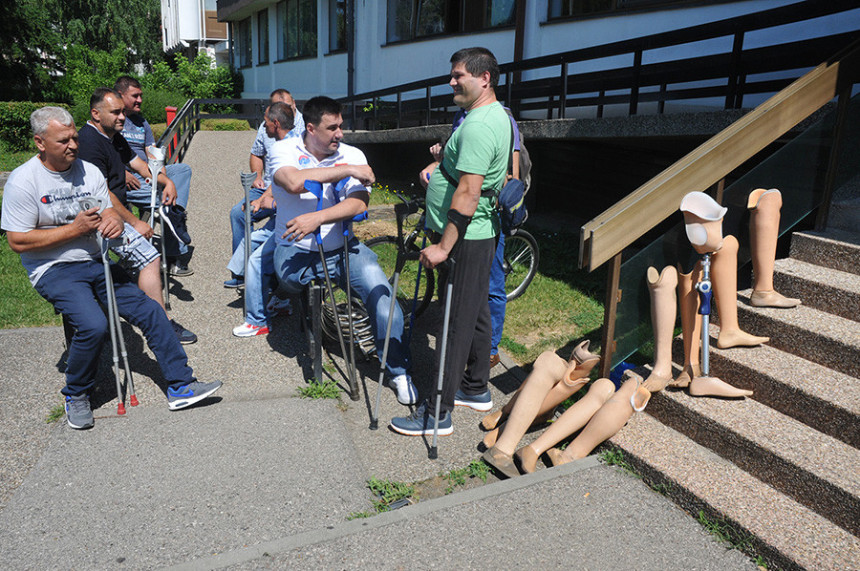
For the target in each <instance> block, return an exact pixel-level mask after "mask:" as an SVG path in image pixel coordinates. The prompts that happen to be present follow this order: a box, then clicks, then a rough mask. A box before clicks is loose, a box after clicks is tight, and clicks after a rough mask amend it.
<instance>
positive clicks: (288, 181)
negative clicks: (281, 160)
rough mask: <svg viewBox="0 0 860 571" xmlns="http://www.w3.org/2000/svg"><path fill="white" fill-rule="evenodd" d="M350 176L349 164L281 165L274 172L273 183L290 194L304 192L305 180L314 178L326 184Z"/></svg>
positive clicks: (350, 168)
mask: <svg viewBox="0 0 860 571" xmlns="http://www.w3.org/2000/svg"><path fill="white" fill-rule="evenodd" d="M349 176H352V167H351V166H350V165H336V166H333V167H317V168H312V169H302V170H299V169H297V168H289V167H283V168H280V169H278V171H277V172H276V173H275V176H274V179H275V183H276V184H277V185H278V186H280V187H282V188H284V189H285V190H286V191H287V192H289V193H291V194H301V193H303V192H305V181H306V180H315V181H317V182H320V183H323V184H327V183H332V182H337V181H339V180H342V179H344V178H347V177H349Z"/></svg>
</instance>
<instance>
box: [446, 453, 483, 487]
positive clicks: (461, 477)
mask: <svg viewBox="0 0 860 571" xmlns="http://www.w3.org/2000/svg"><path fill="white" fill-rule="evenodd" d="M489 473H490V467H489V466H487V464H486V462H484V461H483V460H481V459H478V460H472V461H471V462H470V463H469V465H468V466H466V467H465V468H454V469H453V470H451V471H450V472H448V473H447V474H442V478H443V479H445V480H448V487H447V488H445V494H450V493H451V492H453V491H454V488H457V487H459V486H465V485H466V480H467V479H469V478H480V479H481V481H482V482H486V481H487V475H488V474H489Z"/></svg>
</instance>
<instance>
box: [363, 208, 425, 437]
mask: <svg viewBox="0 0 860 571" xmlns="http://www.w3.org/2000/svg"><path fill="white" fill-rule="evenodd" d="M412 211H413V212H414V209H412ZM409 213H410V206H409V205H408V204H406V203H399V204H395V205H394V215H395V217H396V219H397V258H396V259H395V262H394V283H393V284H392V286H391V302H390V304H389V306H388V323H387V324H386V325H385V343H383V345H382V361H380V364H379V384H378V385H377V387H376V403H375V405H374V407H373V413H372V416H371V417H370V426H369V428H370V430H378V429H379V404H380V401H381V400H382V383H383V381H384V380H385V365H386V364H387V363H388V344H389V342H390V341H391V324H392V322H393V321H394V304H395V303H397V288H398V287H399V284H400V272H402V271H403V266H404V265H405V264H406V262H407V260H417V259H418V256H419V255H420V252H410V253H407V252H406V251H405V250H406V249H405V247H404V245H403V232H402V230H403V218H404V217H405V216H406V215H407V214H409ZM420 280H421V268H420V267H419V269H418V278H417V279H416V285H415V288H416V292H415V297H416V298H417V297H418V291H417V290H418V284H419V283H420ZM412 313H413V314H414V313H415V304H414V302H413V307H412ZM410 326H411V324H410ZM410 335H411V332H410ZM406 343H407V344H408V343H409V341H406Z"/></svg>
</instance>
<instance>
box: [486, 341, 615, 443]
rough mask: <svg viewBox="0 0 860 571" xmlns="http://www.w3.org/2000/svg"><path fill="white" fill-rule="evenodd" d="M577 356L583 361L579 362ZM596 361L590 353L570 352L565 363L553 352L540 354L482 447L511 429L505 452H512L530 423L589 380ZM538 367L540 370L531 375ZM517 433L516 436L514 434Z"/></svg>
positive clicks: (543, 419)
mask: <svg viewBox="0 0 860 571" xmlns="http://www.w3.org/2000/svg"><path fill="white" fill-rule="evenodd" d="M580 358H583V359H585V360H584V361H582V362H579V359H580ZM598 362H600V357H599V356H597V355H594V354H593V353H586V354H581V355H580V356H578V357H577V356H575V355H574V354H571V360H570V361H569V362H567V363H565V362H564V361H562V360H561V358H560V357H559V356H558V355H556V354H555V353H553V352H552V351H545V352H544V353H542V354H541V355H540V356H539V357H538V359H537V361H535V365H534V369H533V370H532V373H531V374H530V375H529V376H528V377H527V378H526V380H525V381H524V382H523V384H522V386H521V387H520V388H519V390H518V391H517V393H516V394H514V396H513V397H511V400H510V401H508V403H507V404H506V405H505V407H503V408H502V412H503V413H504V411H505V409H508V411H509V413H508V414H505V415H504V417H505V418H506V419H507V420H506V421H505V422H504V423H501V424H499V425H498V426H497V427H496V428H494V429H493V430H490V431H489V432H487V434H485V435H484V439H483V442H484V446H485V447H486V448H491V447H493V446H495V445H496V441H497V440H498V439H499V435H500V434H508V433H509V431H513V432H510V436H509V440H508V442H509V445H508V446H507V447H506V448H510V450H508V451H507V454H508V455H510V454H512V453H513V451H514V449H515V447H516V445H517V444H518V443H519V441H520V439H521V438H522V437H523V434H525V433H526V431H527V430H528V429H529V428H530V427H531V426H534V425H536V424H542V423H544V422H546V421H547V419H548V418H549V417H550V415H552V413H553V411H554V410H555V408H556V407H557V406H558V405H560V404H561V403H563V402H564V401H565V400H566V399H568V398H570V397H571V396H572V395H573V394H574V393H575V392H576V391H578V390H579V389H581V388H582V387H583V386H584V385H585V383H587V382H588V374H589V373H590V372H591V369H593V368H594V367H595V366H596V365H597V363H598ZM562 363H563V364H564V366H565V370H564V372H563V373H562V374H561V375H560V376H559V375H557V372H558V370H559V369H560V367H559V365H560V364H562ZM538 368H540V369H541V371H540V373H539V374H538V375H537V376H535V377H534V378H533V375H534V374H535V373H536V372H537V371H538ZM548 376H552V378H553V380H552V383H553V384H551V385H549V384H548V381H547V379H548ZM524 398H525V399H528V403H526V404H523V405H518V403H520V402H521V401H522V400H523V399H524ZM538 405H539V406H538ZM535 406H537V410H535ZM518 407H521V408H520V410H519V411H518V412H517V413H516V414H517V419H516V421H514V422H513V425H512V424H511V422H512V419H511V416H512V415H513V414H514V411H516V410H517V408H518ZM524 423H527V424H525V427H523V426H522V425H523V424H524ZM517 434H518V436H516V435H517Z"/></svg>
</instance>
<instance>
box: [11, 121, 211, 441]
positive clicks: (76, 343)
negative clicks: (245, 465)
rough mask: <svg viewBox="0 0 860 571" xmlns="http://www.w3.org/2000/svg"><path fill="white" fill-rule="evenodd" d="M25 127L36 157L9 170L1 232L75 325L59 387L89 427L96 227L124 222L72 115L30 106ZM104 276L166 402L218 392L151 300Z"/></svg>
mask: <svg viewBox="0 0 860 571" xmlns="http://www.w3.org/2000/svg"><path fill="white" fill-rule="evenodd" d="M30 124H31V126H32V129H33V139H34V141H35V143H36V148H37V149H38V150H39V154H38V155H36V156H35V157H33V158H32V159H30V160H29V161H27V162H26V163H24V164H23V165H21V166H20V167H18V168H17V169H15V170H14V171H13V172H12V174H11V175H10V176H9V180H8V181H7V182H6V186H5V188H4V195H3V214H2V221H1V222H0V226H2V228H3V229H4V230H6V236H7V238H8V241H9V247H10V248H11V249H12V251H14V252H16V253H18V254H20V255H21V263H22V264H23V266H24V269H26V270H27V274H28V276H29V278H30V282H31V283H32V284H33V287H34V288H35V289H36V291H37V292H39V295H41V296H42V297H44V298H45V299H46V300H47V301H49V302H50V303H51V304H52V305H53V306H54V308H56V309H57V310H58V311H59V312H60V313H62V314H63V315H64V316H65V317H66V318H68V320H69V322H70V323H71V325H72V326H73V327H74V329H75V333H74V335H73V336H72V340H71V344H70V345H69V353H68V359H67V365H66V386H65V387H63V389H62V391H61V392H62V394H63V395H65V400H66V415H67V421H68V423H69V426H71V427H72V428H75V429H84V428H90V427H92V426H93V422H94V421H93V413H92V409H91V407H90V401H89V392H90V390H91V389H92V386H93V384H94V383H95V374H96V369H97V367H98V361H99V355H100V354H101V347H102V343H103V342H104V340H105V336H106V333H107V331H108V322H107V318H106V317H105V314H104V312H103V311H102V309H101V307H99V303H102V304H106V303H107V297H106V291H107V290H106V289H105V288H106V286H105V283H106V282H105V272H104V266H103V264H102V261H101V259H100V258H101V255H100V254H101V248H100V246H99V243H98V241H97V238H96V234H100V235H101V236H103V237H104V238H105V239H115V238H118V237H119V236H121V235H122V233H123V228H124V223H123V220H122V218H121V217H120V215H119V214H118V213H117V212H116V209H115V208H114V207H112V206H110V197H109V191H108V188H107V185H106V184H105V177H104V176H103V174H102V173H101V172H100V171H99V170H98V169H97V168H96V167H95V166H93V165H92V164H89V163H87V162H84V161H82V160H79V159H78V135H77V133H76V132H75V122H74V120H73V119H72V116H71V115H70V114H69V112H68V111H66V110H64V109H61V108H59V107H43V108H41V109H38V110H36V111H34V112H33V113H32V115H31V116H30ZM81 199H85V201H86V202H89V201H93V200H97V201H101V202H102V204H103V205H104V207H105V208H104V210H100V208H99V207H98V206H95V207H92V208H88V209H86V210H84V205H83V204H82V203H81V202H82V200H81ZM111 275H112V277H113V282H114V289H115V291H116V302H117V307H118V309H119V314H120V315H121V316H122V317H123V318H125V319H126V320H127V321H128V322H129V323H131V324H132V325H134V326H136V327H138V328H140V329H141V331H143V334H144V336H145V337H146V340H147V344H148V345H149V347H150V348H151V349H152V352H153V353H154V354H155V357H156V360H157V361H158V364H159V366H160V367H161V371H162V373H163V374H164V378H165V379H166V380H167V383H168V388H167V402H168V406H169V408H170V409H171V410H177V409H180V408H185V407H187V406H190V405H192V404H194V403H196V402H198V401H200V400H202V399H204V398H206V397H208V396H209V395H211V394H212V393H214V392H215V391H216V390H218V388H220V386H221V382H220V381H215V382H212V383H199V382H197V381H196V379H195V378H194V376H193V371H192V370H191V368H190V367H189V366H188V358H187V356H186V355H185V351H184V350H183V349H182V346H181V345H180V344H179V341H178V340H177V339H176V336H175V335H174V333H173V329H172V327H171V325H170V322H169V321H168V320H167V317H166V316H165V314H164V311H163V310H162V309H161V308H160V307H159V306H158V304H157V303H155V302H154V301H153V300H152V299H150V298H149V297H147V296H146V295H145V294H144V293H143V292H142V291H141V290H140V289H139V288H138V287H137V286H136V285H135V284H134V282H133V281H132V280H131V278H130V277H129V276H128V274H126V273H125V272H124V271H123V270H122V268H120V267H119V266H116V265H113V266H112V267H111Z"/></svg>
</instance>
